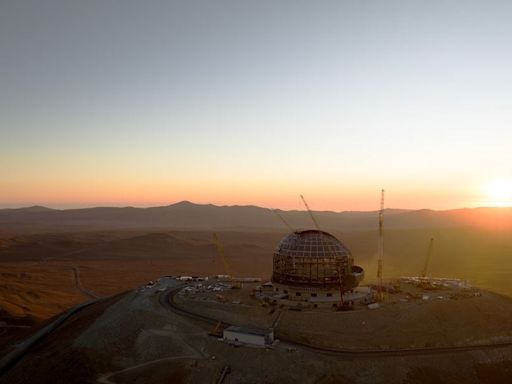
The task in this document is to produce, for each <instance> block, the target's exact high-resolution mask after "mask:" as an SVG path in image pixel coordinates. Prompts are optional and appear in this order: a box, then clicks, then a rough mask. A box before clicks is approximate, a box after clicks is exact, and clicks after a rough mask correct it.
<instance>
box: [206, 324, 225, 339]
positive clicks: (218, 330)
mask: <svg viewBox="0 0 512 384" xmlns="http://www.w3.org/2000/svg"><path fill="white" fill-rule="evenodd" d="M222 331H223V327H222V321H218V322H217V324H216V325H215V327H213V329H212V330H211V331H210V332H208V334H209V335H210V336H215V337H222Z"/></svg>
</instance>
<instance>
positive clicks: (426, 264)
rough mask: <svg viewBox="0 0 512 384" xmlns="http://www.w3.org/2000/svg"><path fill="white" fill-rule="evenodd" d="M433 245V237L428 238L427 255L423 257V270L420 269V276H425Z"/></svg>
mask: <svg viewBox="0 0 512 384" xmlns="http://www.w3.org/2000/svg"><path fill="white" fill-rule="evenodd" d="M433 246H434V238H433V237H432V238H431V239H430V242H429V243H428V251H427V257H426V258H425V265H424V266H423V271H421V277H427V271H428V265H429V263H430V256H431V255H432V248H433Z"/></svg>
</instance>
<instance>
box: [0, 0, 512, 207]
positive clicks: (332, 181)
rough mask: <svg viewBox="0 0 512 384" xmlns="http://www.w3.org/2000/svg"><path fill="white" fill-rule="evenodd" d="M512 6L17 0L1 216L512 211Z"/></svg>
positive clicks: (6, 97)
mask: <svg viewBox="0 0 512 384" xmlns="http://www.w3.org/2000/svg"><path fill="white" fill-rule="evenodd" d="M511 15H512V2H511V1H483V0H482V1H433V0H432V1H424V0H422V1H413V0H404V1H381V0H376V1H356V0H354V1H341V0H340V1H243V0H233V1H222V0H220V1H192V0H189V1H185V0H184V1H151V0H149V1H135V0H134V1H126V0H123V1H105V0H101V1H91V0H89V1H69V0H62V1H53V0H46V1H40V0H34V1H24V0H16V1H2V2H1V3H0V175H1V179H0V180H1V182H0V207H20V206H26V205H34V204H42V205H47V206H50V207H59V208H63V207H64V208H67V207H85V206H96V205H116V206H117V205H119V206H125V205H134V206H150V205H162V204H170V203H174V202H177V201H180V200H190V201H193V202H197V203H214V204H229V205H232V204H254V205H260V206H271V207H275V208H283V209H302V206H301V203H300V199H299V194H301V193H302V194H304V196H305V197H306V198H307V200H308V202H309V204H310V206H311V207H312V208H313V209H318V210H320V209H326V210H327V209H329V210H337V211H340V210H374V209H376V208H378V205H379V193H380V189H381V188H385V189H386V193H387V194H386V198H387V200H386V205H387V206H389V207H395V208H432V209H448V208H459V207H475V206H505V205H512V172H511V170H512V69H511V68H512V49H511V47H512V22H511Z"/></svg>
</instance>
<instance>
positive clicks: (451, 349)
mask: <svg viewBox="0 0 512 384" xmlns="http://www.w3.org/2000/svg"><path fill="white" fill-rule="evenodd" d="M185 286H186V284H183V285H181V286H178V287H175V288H173V289H171V290H167V291H165V292H162V293H161V294H160V297H159V302H160V304H161V305H163V306H164V307H166V308H168V309H169V310H171V311H173V312H174V313H176V314H179V315H181V316H184V317H188V318H190V319H194V320H199V321H203V322H206V323H208V324H217V323H218V322H219V321H220V320H218V319H215V318H213V317H208V316H204V315H200V314H198V313H194V312H192V311H189V310H186V309H184V308H182V307H180V306H179V305H178V304H176V302H175V301H174V296H176V294H177V293H178V292H179V291H180V290H181V289H182V288H183V287H185ZM221 323H222V325H223V326H224V327H227V326H230V325H233V324H229V323H226V322H221ZM274 332H275V333H276V336H277V337H278V338H279V340H281V341H283V342H286V344H287V345H291V346H294V347H298V348H302V349H306V350H309V351H312V352H319V353H324V354H330V355H337V356H344V357H351V358H354V357H390V356H411V355H432V354H443V353H459V352H469V351H482V350H490V349H498V348H507V347H512V342H505V343H491V344H477V345H466V346H446V347H425V348H407V349H405V348H403V349H385V350H382V349H348V348H345V349H341V348H339V349H338V348H327V347H318V346H315V345H311V344H307V343H301V342H297V341H295V340H291V339H288V338H286V337H279V331H278V330H274Z"/></svg>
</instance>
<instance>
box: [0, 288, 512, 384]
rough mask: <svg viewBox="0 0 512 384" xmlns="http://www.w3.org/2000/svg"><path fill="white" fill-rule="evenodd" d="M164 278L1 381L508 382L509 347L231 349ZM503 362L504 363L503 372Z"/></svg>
mask: <svg viewBox="0 0 512 384" xmlns="http://www.w3.org/2000/svg"><path fill="white" fill-rule="evenodd" d="M173 285H174V283H173V282H172V281H170V280H167V281H162V282H160V283H158V284H157V285H156V287H154V288H152V289H146V290H144V291H134V292H130V293H127V294H125V295H123V296H122V297H119V298H117V299H115V300H113V301H110V302H104V303H103V304H101V305H94V306H91V307H88V308H87V309H85V310H84V311H83V312H82V313H80V314H78V315H75V316H73V317H72V318H71V319H70V320H69V321H68V322H66V323H65V325H64V326H62V327H61V328H59V330H58V331H56V332H54V333H53V334H52V335H51V336H50V337H48V338H47V339H46V340H45V342H44V343H42V344H40V345H38V346H37V347H35V348H34V349H33V350H32V351H31V352H30V354H29V355H27V356H26V357H25V358H23V359H22V360H21V361H20V362H19V363H18V364H17V365H16V366H15V367H14V368H13V369H11V370H10V371H9V373H8V374H7V375H6V376H4V377H2V378H0V383H2V384H3V383H13V382H16V383H20V384H22V383H32V382H34V377H37V382H39V383H53V384H60V383H69V382H77V383H94V382H96V383H103V384H105V383H107V384H112V383H143V382H151V383H156V384H159V383H169V382H172V383H178V384H179V383H211V382H215V380H216V378H217V377H218V375H219V374H220V372H221V370H222V369H223V367H225V366H229V367H230V373H229V374H228V375H227V376H226V378H225V381H224V383H227V384H231V383H284V384H287V383H298V382H300V383H307V384H309V383H356V384H366V383H393V384H395V383H404V384H413V383H429V382H436V383H468V384H477V383H481V382H485V383H502V382H503V381H500V380H502V379H503V377H504V375H505V374H506V373H507V372H508V370H509V369H510V367H511V366H512V360H511V359H510V356H512V348H497V349H493V350H483V351H473V352H457V353H445V354H430V355H429V354H427V355H422V356H394V357H393V356H387V357H378V356H377V357H376V356H373V357H360V358H353V357H343V356H337V355H331V354H323V353H319V352H314V351H312V350H308V349H303V348H301V347H297V346H290V345H287V344H286V343H278V344H276V345H275V346H274V347H273V348H272V349H260V348H250V347H238V348H237V347H233V346H230V345H227V344H225V343H224V342H221V341H219V340H217V339H216V338H213V337H209V336H208V335H207V332H208V329H209V328H210V326H207V325H205V324H203V323H200V322H196V321H191V320H188V319H186V318H183V317H181V316H180V315H177V314H175V313H173V312H171V311H169V309H168V308H166V307H163V306H162V305H160V302H159V295H160V294H161V293H160V292H159V290H160V289H162V288H165V287H166V286H167V287H170V286H173ZM497 369H498V370H497Z"/></svg>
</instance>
